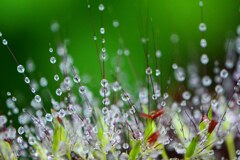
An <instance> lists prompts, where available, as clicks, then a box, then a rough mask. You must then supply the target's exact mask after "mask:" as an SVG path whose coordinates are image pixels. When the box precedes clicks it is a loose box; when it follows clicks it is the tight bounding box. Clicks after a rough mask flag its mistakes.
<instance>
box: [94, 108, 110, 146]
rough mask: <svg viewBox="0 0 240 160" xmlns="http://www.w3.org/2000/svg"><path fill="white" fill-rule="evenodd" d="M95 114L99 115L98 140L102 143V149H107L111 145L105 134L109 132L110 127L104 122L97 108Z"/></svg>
mask: <svg viewBox="0 0 240 160" xmlns="http://www.w3.org/2000/svg"><path fill="white" fill-rule="evenodd" d="M95 113H96V114H97V127H98V139H99V140H100V142H101V147H102V148H105V147H106V146H107V144H108V143H109V140H108V139H107V137H106V136H105V135H104V132H105V131H107V129H108V127H107V125H106V123H105V122H104V120H103V116H101V114H100V110H99V109H98V108H97V107H95Z"/></svg>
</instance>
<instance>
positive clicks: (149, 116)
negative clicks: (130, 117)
mask: <svg viewBox="0 0 240 160" xmlns="http://www.w3.org/2000/svg"><path fill="white" fill-rule="evenodd" d="M140 117H142V118H146V119H152V116H151V115H150V114H146V113H140Z"/></svg>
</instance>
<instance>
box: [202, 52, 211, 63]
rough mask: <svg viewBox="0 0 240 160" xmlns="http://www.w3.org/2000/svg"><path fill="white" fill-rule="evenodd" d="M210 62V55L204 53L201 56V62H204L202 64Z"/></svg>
mask: <svg viewBox="0 0 240 160" xmlns="http://www.w3.org/2000/svg"><path fill="white" fill-rule="evenodd" d="M208 62H209V58H208V56H207V55H206V54H203V55H202V56H201V63H202V64H207V63H208Z"/></svg>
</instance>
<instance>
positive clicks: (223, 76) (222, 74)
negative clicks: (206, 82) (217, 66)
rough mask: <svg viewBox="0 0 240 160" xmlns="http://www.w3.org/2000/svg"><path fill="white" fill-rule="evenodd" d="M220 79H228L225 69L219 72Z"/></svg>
mask: <svg viewBox="0 0 240 160" xmlns="http://www.w3.org/2000/svg"><path fill="white" fill-rule="evenodd" d="M220 77H221V78H223V79H226V78H227V77H228V71H227V70H226V69H222V70H221V72H220Z"/></svg>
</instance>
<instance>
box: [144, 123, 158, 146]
mask: <svg viewBox="0 0 240 160" xmlns="http://www.w3.org/2000/svg"><path fill="white" fill-rule="evenodd" d="M156 129H157V127H156V124H155V122H154V121H153V120H151V119H147V121H146V128H145V132H144V142H146V141H147V138H148V137H149V136H150V135H151V134H152V133H154V132H155V131H156Z"/></svg>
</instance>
